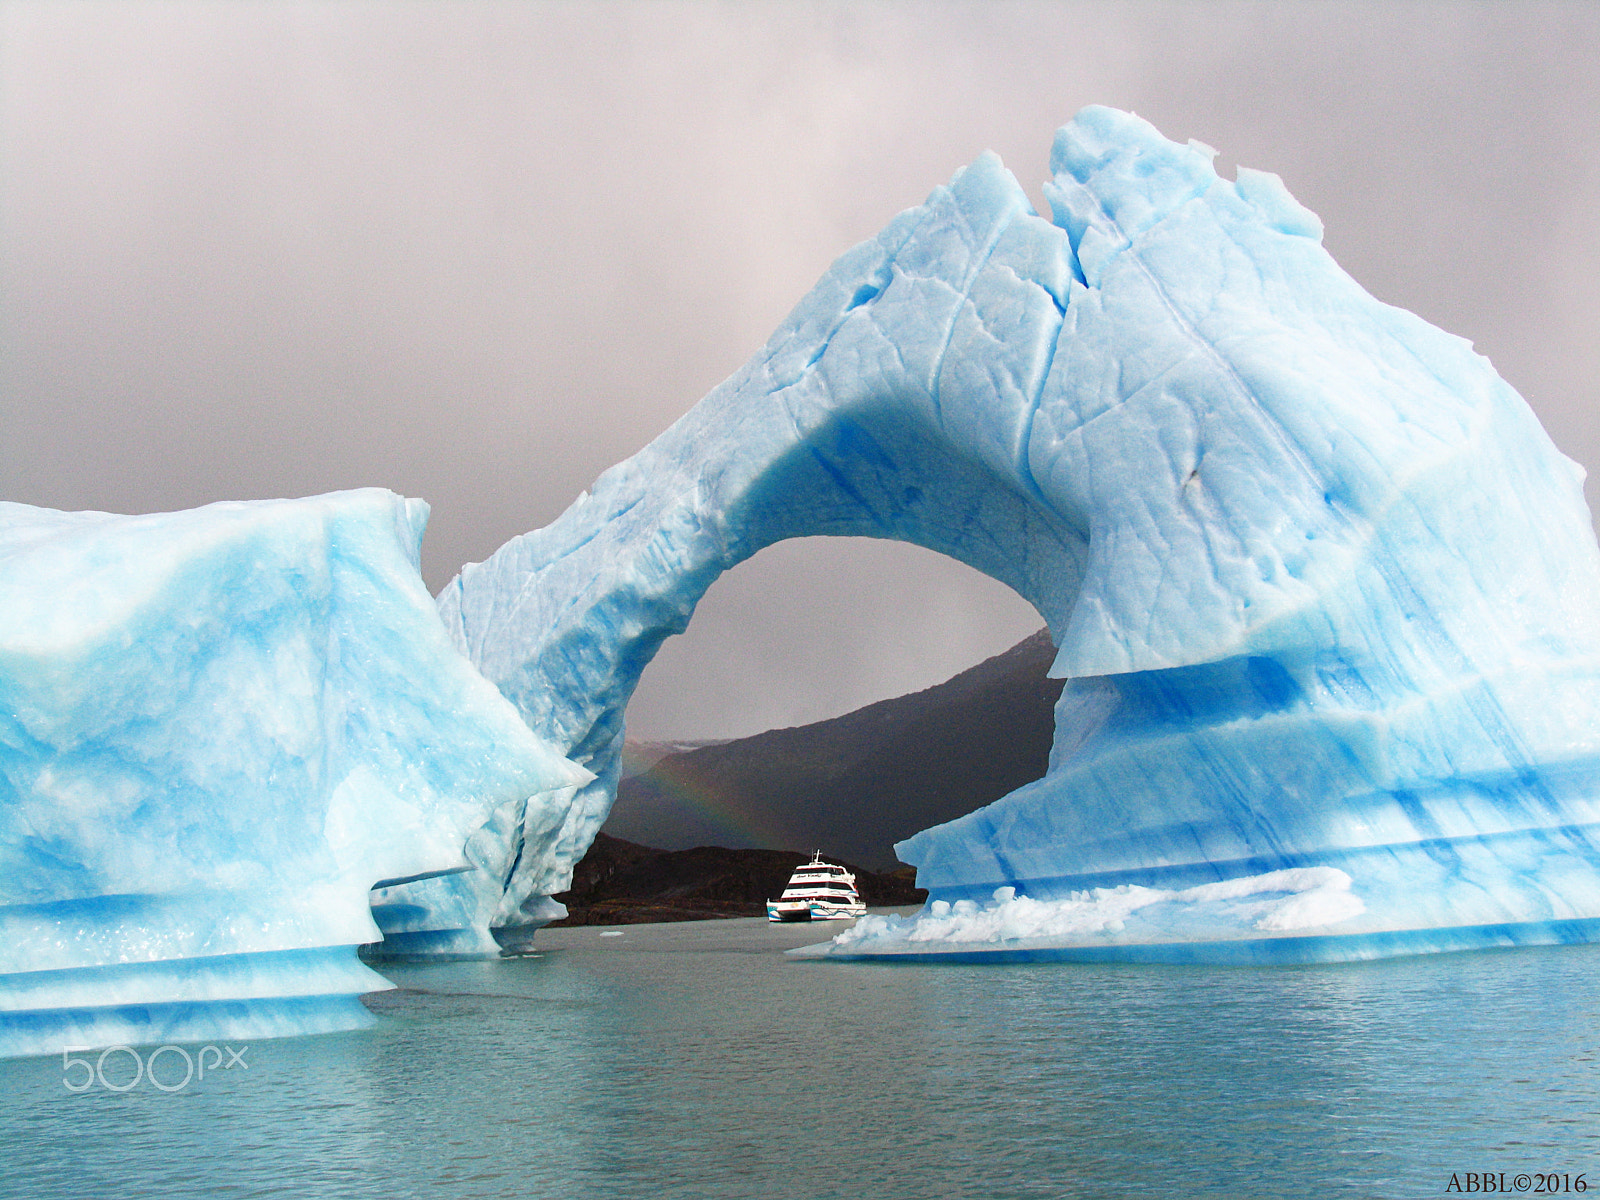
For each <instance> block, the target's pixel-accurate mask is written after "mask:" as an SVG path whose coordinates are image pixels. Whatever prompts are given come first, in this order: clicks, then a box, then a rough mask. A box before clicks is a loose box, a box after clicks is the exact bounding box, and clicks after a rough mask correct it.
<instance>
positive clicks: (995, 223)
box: [400, 108, 1600, 961]
mask: <svg viewBox="0 0 1600 1200" xmlns="http://www.w3.org/2000/svg"><path fill="white" fill-rule="evenodd" d="M1212 157H1213V155H1212V152H1211V151H1210V150H1209V149H1207V148H1206V147H1204V146H1201V145H1199V144H1197V143H1191V144H1189V145H1187V146H1184V145H1178V144H1175V143H1173V142H1170V141H1167V140H1166V139H1165V138H1163V137H1162V136H1161V135H1160V134H1159V133H1158V132H1157V131H1156V130H1155V129H1154V128H1153V127H1151V126H1150V125H1149V124H1148V123H1146V122H1144V121H1142V120H1140V119H1138V118H1137V117H1133V116H1130V115H1128V114H1125V113H1120V112H1116V111H1114V110H1111V109H1106V108H1090V109H1086V110H1085V111H1084V112H1082V113H1081V114H1079V116H1078V117H1077V118H1076V119H1075V120H1074V121H1073V122H1072V123H1071V124H1069V125H1068V126H1066V127H1065V128H1064V129H1062V130H1061V131H1060V132H1059V133H1058V134H1057V136H1056V140H1055V144H1054V148H1053V151H1052V160H1051V166H1052V172H1053V179H1052V180H1051V181H1050V182H1049V183H1047V184H1046V185H1045V193H1046V195H1047V197H1048V199H1049V201H1050V205H1051V214H1050V218H1049V219H1048V220H1047V219H1044V218H1042V217H1040V216H1038V215H1037V214H1035V213H1034V212H1033V210H1032V208H1031V206H1030V205H1029V203H1028V201H1027V199H1026V197H1025V195H1024V193H1023V192H1022V190H1021V189H1020V188H1019V187H1018V186H1017V184H1016V181H1015V180H1014V179H1013V178H1012V177H1011V176H1010V175H1009V174H1008V173H1007V172H1006V171H1005V169H1004V168H1003V167H1002V166H1001V165H1000V163H999V162H998V160H996V159H995V158H994V157H993V156H985V157H983V158H981V159H979V160H978V161H977V162H975V163H973V164H972V165H971V166H969V167H967V168H966V169H964V170H963V171H961V172H959V173H958V174H957V175H956V177H955V178H954V179H953V180H952V182H951V183H950V185H949V186H948V187H942V188H939V189H937V190H936V191H935V192H934V193H933V194H932V195H931V196H930V197H929V199H928V201H927V202H926V203H925V204H923V205H922V206H920V207H919V208H916V209H912V210H910V211H908V212H906V213H903V214H901V215H900V216H899V217H897V218H896V219H895V220H894V221H892V222H891V223H890V224H889V225H888V227H887V228H886V229H885V230H884V231H883V232H882V233H881V234H879V235H878V237H876V238H874V239H873V240H871V241H869V242H866V243H864V244H862V245H861V246H858V247H856V248H855V249H854V250H851V251H850V252H848V253H847V254H845V255H844V256H843V257H842V258H841V259H840V260H839V261H838V262H837V263H836V264H835V265H834V266H833V268H832V269H831V270H830V271H829V272H828V273H827V275H825V276H824V277H823V279H822V280H821V281H820V282H819V283H818V284H817V286H816V287H815V288H814V289H813V290H812V292H811V293H810V294H809V295H808V296H807V297H806V298H805V299H804V300H802V301H801V303H800V305H799V306H798V307H797V308H796V309H795V311H794V312H793V314H791V316H790V317H789V319H788V320H787V321H786V322H785V323H784V324H783V326H782V327H781V328H780V329H779V330H778V331H777V332H776V333H775V334H774V335H773V337H772V339H771V340H770V341H769V342H768V343H767V345H766V346H765V347H764V348H763V349H762V350H761V351H760V352H759V353H758V354H757V355H756V356H755V357H754V358H753V359H752V360H751V361H750V362H749V363H747V364H746V365H745V366H744V367H743V368H742V369H741V370H740V371H739V372H738V373H737V374H735V375H734V376H733V377H732V378H730V379H729V380H728V381H727V382H725V383H724V384H722V385H721V386H720V387H718V388H717V389H716V390H715V391H713V392H712V393H711V394H710V395H708V396H707V397H706V398H705V399H704V400H702V401H701V402H700V403H699V404H698V405H697V406H695V407H694V408H693V409H692V410H690V411H689V412H688V413H687V414H686V415H685V416H684V417H683V418H681V419H680V420H679V421H678V422H677V423H676V424H675V425H673V426H672V427H671V428H670V429H668V430H667V431H666V432H664V433H663V434H661V436H660V437H658V438H657V439H656V440H655V441H654V442H652V443H651V444H650V445H649V446H647V447H645V449H643V450H642V451H640V452H639V454H637V455H635V456H634V457H633V458H631V459H629V460H628V461H627V462H624V463H622V464H620V465H618V466H616V467H613V468H612V469H611V470H610V471H608V472H606V473H605V474H604V475H602V476H601V477H600V478H599V479H598V480H597V481H596V483H595V484H594V486H593V488H592V489H591V490H590V491H589V492H588V493H586V494H584V495H583V496H582V497H580V498H579V499H578V500H577V501H576V502H575V503H574V504H573V505H572V507H571V508H569V509H568V511H567V512H566V513H564V514H563V515H562V516H561V517H560V518H559V519H557V520H556V521H555V522H554V523H552V524H551V525H549V526H547V527H545V528H543V529H539V530H535V531H533V532H531V533H529V534H526V535H524V536H522V537H519V538H517V539H514V540H513V541H511V542H509V543H508V544H507V545H506V546H504V547H503V548H502V549H501V550H500V551H498V552H497V553H496V554H495V555H494V556H493V557H492V558H490V559H489V560H488V561H487V562H484V563H481V564H473V565H470V566H468V567H466V568H465V569H463V571H462V572H461V574H460V575H459V577H458V578H457V579H456V580H455V581H453V582H452V583H451V584H450V585H448V586H447V587H446V589H445V590H444V591H443V592H442V593H441V595H440V597H439V604H440V609H441V611H442V613H443V614H444V616H445V619H446V623H447V625H448V627H449V628H450V631H451V633H452V636H453V637H454V638H455V640H456V643H457V644H458V645H459V646H460V647H461V649H462V650H463V651H464V652H465V653H466V654H467V655H468V656H469V657H470V658H471V659H472V661H473V662H474V663H476V664H477V665H478V667H479V669H480V670H481V671H482V672H483V673H484V674H485V675H486V676H487V677H488V678H489V679H491V680H493V681H494V683H495V684H496V685H497V686H498V687H499V688H500V690H501V691H502V692H503V693H504V694H505V695H506V696H507V698H509V699H510V700H511V701H512V702H513V703H514V704H515V705H516V706H517V708H518V709H519V710H520V711H521V712H522V713H523V715H524V717H525V718H526V719H527V721H528V723H529V724H530V725H531V726H532V727H533V728H534V729H536V730H538V731H539V732H540V733H541V734H542V735H543V736H545V737H547V738H549V739H550V740H551V742H552V743H553V744H554V745H555V746H556V747H557V748H558V749H560V750H561V751H562V752H563V753H565V754H567V755H568V756H570V757H571V758H572V759H573V760H574V761H576V762H578V763H580V764H582V765H584V766H586V767H587V768H589V769H590V770H592V771H593V772H594V773H595V776H596V778H595V779H594V781H593V782H591V783H589V784H587V785H585V786H583V787H580V788H577V789H574V791H573V792H572V793H570V803H569V804H568V805H567V806H566V808H565V809H564V811H563V812H562V813H561V814H560V815H559V817H557V816H556V815H555V814H553V813H551V812H548V811H546V812H542V813H541V814H540V819H539V821H538V822H528V821H524V822H523V823H521V824H520V825H518V826H516V827H514V828H513V827H511V826H507V827H506V828H507V831H508V834H509V836H510V838H511V842H512V844H511V845H510V846H509V847H508V848H507V849H506V850H505V851H504V853H503V854H502V861H504V862H507V863H511V864H513V865H512V866H511V868H510V870H509V872H508V873H507V874H506V875H505V876H504V877H503V878H500V879H491V880H489V881H488V887H489V889H490V890H491V891H492V890H494V889H495V888H498V889H499V890H500V903H499V916H498V918H497V919H498V920H503V921H509V922H511V923H512V924H515V923H516V921H517V920H519V919H520V918H519V917H518V916H517V914H518V913H519V912H522V913H527V912H537V910H538V906H539V905H540V904H541V903H545V902H546V899H545V898H546V897H548V896H549V895H550V894H552V893H555V892H559V891H560V890H562V889H563V888H564V887H565V886H566V884H567V882H568V880H569V878H570V874H571V869H572V866H573V864H574V862H575V861H576V860H577V858H578V857H580V856H581V854H582V853H583V851H584V849H585V848H586V847H587V846H588V844H589V842H590V840H591V838H592V837H593V834H594V832H595V831H596V830H597V829H598V827H599V825H600V823H601V822H602V821H603V820H604V818H605V815H606V813H607V811H608V808H609V805H610V802H611V798H612V796H613V794H614V790H615V785H616V781H617V772H618V755H619V751H620V747H621V744H622V737H623V715H624V710H625V708H626V705H627V702H628V698H629V696H630V695H631V693H632V691H633V688H634V685H635V684H636V682H637V680H638V678H639V675H640V673H641V672H642V671H643V669H644V668H645V666H646V665H647V664H648V662H649V661H650V659H651V656H652V655H653V654H654V653H655V651H656V649H657V648H658V647H659V646H660V644H661V642H662V641H663V640H664V639H665V638H666V637H668V636H670V635H672V634H674V633H677V632H680V631H681V630H682V629H683V628H684V627H685V626H686V624H687V622H688V621H689V619H690V617H691V616H692V614H693V612H694V608H695V605H696V603H697V602H698V600H699V598H700V596H701V595H702V594H703V593H704V592H705V590H706V589H707V588H708V587H709V586H710V585H711V584H712V583H713V582H714V581H715V580H716V579H717V577H718V576H719V575H720V574H721V573H722V572H723V571H726V570H728V569H729V568H731V567H733V566H735V565H737V564H738V563H740V562H742V561H743V560H745V559H746V558H748V557H750V556H751V555H753V554H755V553H757V552H758V551H760V550H761V549H762V548H763V547H765V546H768V545H770V544H772V543H774V542H776V541H779V540H782V539H784V538H790V537H801V536H807V535H813V534H833V535H839V534H849V535H859V536H868V537H883V538H894V539H898V540H902V541H908V542H913V543H916V544H918V545H922V546H925V547H928V548H930V549H933V550H936V551H939V552H941V553H944V554H948V555H951V556H952V557H954V558H957V559H959V560H961V561H963V562H966V563H968V564H970V565H971V566H973V567H975V568H977V569H978V570H980V571H983V572H985V573H987V574H989V575H991V576H993V577H994V578H996V579H998V580H1000V581H1002V582H1004V583H1006V584H1008V585H1009V586H1011V587H1012V588H1014V589H1015V590H1016V591H1017V592H1018V593H1019V594H1021V595H1022V596H1023V597H1024V598H1025V599H1027V600H1028V601H1030V602H1031V603H1032V604H1033V605H1034V607H1035V608H1036V609H1037V610H1038V611H1039V613H1040V614H1041V616H1042V617H1043V618H1044V619H1045V621H1046V622H1047V623H1048V625H1049V627H1050V631H1051V636H1052V638H1053V639H1054V641H1055V644H1056V646H1057V647H1058V655H1057V658H1056V661H1055V667H1054V671H1055V674H1057V675H1058V676H1060V677H1063V678H1065V679H1066V680H1067V681H1068V682H1067V685H1066V687H1065V689H1064V691H1063V693H1062V696H1061V701H1060V704H1059V706H1058V708H1057V711H1056V725H1057V730H1056V740H1055V746H1054V750H1053V754H1052V758H1051V764H1050V769H1049V772H1048V774H1047V775H1046V776H1045V777H1044V778H1043V779H1041V780H1039V781H1038V782H1036V783H1034V784H1031V785H1029V786H1027V787H1024V788H1022V789H1020V790H1018V791H1017V792H1014V793H1012V794H1011V795H1009V796H1006V797H1004V798H1002V799H1001V800H999V801H997V802H996V803H994V804H991V805H989V806H988V807H986V808H983V809H980V810H979V811H977V812H974V813H972V814H970V815H968V816H966V817H963V818H961V819H959V820H956V821H953V822H950V823H948V824H946V825H942V826H939V827H937V828H934V829H929V830H926V831H924V832H922V833H920V834H918V835H916V836H915V837H913V838H911V839H909V840H908V841H906V842H903V843H901V845H900V847H899V852H900V854H901V856H902V857H903V858H904V859H905V860H906V861H908V862H911V863H913V864H915V865H916V866H917V868H918V878H919V882H920V883H921V884H922V885H923V886H925V887H927V888H929V889H930V891H931V902H930V906H929V907H928V909H927V910H925V912H924V913H923V914H922V915H921V916H920V917H919V918H918V919H917V920H916V921H914V922H899V923H889V922H883V923H880V924H879V925H878V926H877V927H873V926H870V925H869V926H868V927H866V928H865V929H863V930H862V931H861V932H860V933H859V934H857V935H856V936H855V937H853V939H851V940H850V941H847V942H845V943H843V944H841V945H838V946H836V947H835V948H834V950H833V952H834V953H836V954H839V955H841V956H844V955H859V954H868V953H895V954H913V955H936V954H944V953H974V954H980V955H981V954H992V953H1019V954H1027V955H1035V956H1043V957H1049V956H1051V955H1057V956H1062V955H1065V956H1068V957H1070V956H1074V955H1077V956H1082V955H1090V956H1095V955H1099V956H1112V957H1115V956H1119V955H1121V956H1128V957H1156V958H1161V957H1168V958H1171V957H1191V958H1192V957H1197V956H1198V957H1211V958H1214V959H1217V960H1228V961H1235V960H1249V961H1271V960H1274V959H1297V958H1308V957H1311V958H1349V957H1364V956H1368V955H1370V954H1374V953H1396V952H1411V951H1419V950H1428V949H1440V948H1454V947H1458V946H1464V945H1491V944H1514V943H1517V942H1521V941H1561V940H1575V939H1588V938H1589V937H1591V936H1592V934H1593V933H1594V931H1595V929H1596V922H1597V920H1600V843H1597V840H1596V833H1597V831H1600V825H1597V821H1600V807H1597V799H1600V686H1597V685H1600V673H1597V672H1600V617H1597V610H1596V605H1595V597H1597V596H1600V552H1597V548H1596V544H1595V539H1594V534H1593V531H1592V528H1591V526H1590V520H1589V514H1588V511H1587V509H1586V508H1585V506H1584V502H1583V498H1582V494H1581V479H1582V472H1581V470H1580V469H1579V468H1578V467H1577V466H1576V465H1575V464H1573V463H1572V462H1570V461H1569V460H1567V459H1566V458H1564V457H1563V456H1562V455H1561V454H1560V453H1559V452H1558V451H1557V450H1556V449H1555V447H1554V446H1553V445H1552V444H1551V442H1550V440H1549V438H1548V437H1547V436H1546V434H1545V433H1544V431H1543V429H1542V428H1541V427H1540V426H1539V423H1538V421H1537V420H1536V418H1535V417H1534V415H1533V413H1532V412H1531V411H1530V409H1529V408H1528V406H1527V405H1526V404H1525V403H1524V402H1523V400H1522V399H1521V398H1520V397H1519V396H1518V395H1517V394H1516V393H1515V392H1514V391H1513V390H1512V389H1511V388H1510V387H1509V386H1508V385H1507V384H1506V383H1505V382H1504V381H1503V380H1501V379H1500V377H1499V376H1498V375H1497V374H1496V373H1495V371H1494V369H1493V368H1492V367H1491V366H1490V364H1489V363H1488V362H1487V361H1486V360H1485V359H1483V358H1482V357H1480V356H1479V355H1477V354H1476V353H1474V352H1473V349H1472V347H1471V346H1470V345H1469V344H1468V343H1467V342H1465V341H1463V340H1462V339H1460V338H1457V337H1454V336H1452V335H1450V334H1447V333H1444V332H1442V331H1440V330H1438V329H1436V328H1434V327H1433V326H1431V325H1429V324H1428V323H1427V322H1425V321H1423V320H1421V319H1420V318H1418V317H1416V316H1414V315H1412V314H1410V313H1407V312H1404V311H1402V310H1400V309H1396V308H1392V307H1390V306H1387V305H1384V304H1382V303H1380V302H1378V301H1377V300H1375V299H1373V298H1372V297H1371V296H1370V295H1368V294H1367V293H1366V292H1365V291H1363V290H1362V288H1361V287H1360V286H1359V285H1358V284H1357V283H1356V282H1355V281H1354V280H1352V279H1351V278H1350V277H1349V276H1348V275H1346V274H1345V273H1344V272H1343V271H1342V270H1340V268H1339V267H1338V265H1337V264H1336V263H1335V262H1334V261H1333V259H1332V258H1331V257H1330V256H1329V254H1328V252H1327V251H1326V250H1325V249H1324V248H1323V246H1322V243H1321V233H1322V228H1321V223H1320V221H1319V220H1318V218H1317V217H1316V216H1315V215H1314V214H1312V213H1311V212H1309V211H1308V210H1306V209H1305V208H1304V207H1302V206H1301V205H1300V204H1299V203H1298V202H1296V201H1295V199H1294V198H1293V197H1292V196H1291V195H1290V193H1289V192H1288V190H1287V189H1286V188H1285V186H1284V185H1283V183H1282V182H1281V181H1280V180H1279V179H1278V178H1277V177H1276V176H1274V175H1271V174H1267V173H1265V172H1260V171H1251V170H1245V169H1241V170H1240V171H1239V172H1238V175H1237V178H1236V179H1234V180H1226V179H1222V178H1220V177H1219V176H1218V175H1217V174H1216V172H1215V170H1214V168H1213V165H1212ZM429 886H431V887H433V888H435V889H438V890H441V891H450V890H452V889H456V890H461V889H467V890H470V888H471V887H472V886H483V881H482V880H480V881H479V882H478V883H477V884H471V883H469V879H468V877H460V878H457V879H453V880H439V881H434V882H433V883H431V884H430V885H429ZM1129 889H1137V890H1134V891H1130V890H1129ZM1208 889H1209V890H1208ZM405 890H406V889H404V888H402V889H400V891H401V892H404V891H405ZM1130 897H1131V898H1132V899H1131V900H1130ZM940 906H943V907H940ZM422 907H423V908H426V905H423V906H422ZM958 910H959V911H958ZM1123 910H1126V911H1123ZM1174 947H1176V948H1177V949H1174Z"/></svg>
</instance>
